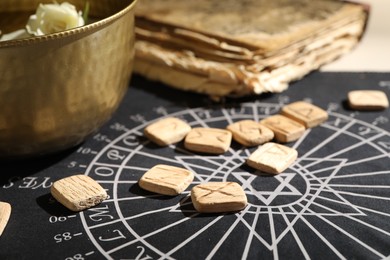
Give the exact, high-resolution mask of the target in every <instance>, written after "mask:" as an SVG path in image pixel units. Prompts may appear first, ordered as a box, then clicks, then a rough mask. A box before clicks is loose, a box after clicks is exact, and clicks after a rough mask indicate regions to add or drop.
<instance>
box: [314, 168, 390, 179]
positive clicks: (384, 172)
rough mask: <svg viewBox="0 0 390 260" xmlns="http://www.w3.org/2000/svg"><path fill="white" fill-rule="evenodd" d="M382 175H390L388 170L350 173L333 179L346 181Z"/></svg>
mask: <svg viewBox="0 0 390 260" xmlns="http://www.w3.org/2000/svg"><path fill="white" fill-rule="evenodd" d="M382 174H390V170H388V171H376V172H362V173H351V174H348V175H337V176H334V177H333V179H347V178H356V177H362V176H375V175H382ZM323 178H325V177H317V179H319V180H320V179H323Z"/></svg>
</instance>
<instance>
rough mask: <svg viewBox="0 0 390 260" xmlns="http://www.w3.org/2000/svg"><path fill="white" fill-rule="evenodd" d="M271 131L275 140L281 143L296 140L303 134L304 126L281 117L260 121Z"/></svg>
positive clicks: (271, 117)
mask: <svg viewBox="0 0 390 260" xmlns="http://www.w3.org/2000/svg"><path fill="white" fill-rule="evenodd" d="M260 123H261V124H263V125H265V126H266V127H268V128H269V129H271V130H272V131H273V132H274V134H275V139H276V140H277V141H279V142H281V143H287V142H292V141H295V140H297V139H298V138H299V137H301V136H302V135H303V133H304V132H305V130H306V129H305V126H304V125H302V124H300V123H298V122H297V121H294V120H292V119H290V118H288V117H285V116H283V115H273V116H270V117H267V118H266V119H263V120H261V121H260Z"/></svg>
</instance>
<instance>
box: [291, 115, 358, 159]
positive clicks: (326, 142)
mask: <svg viewBox="0 0 390 260" xmlns="http://www.w3.org/2000/svg"><path fill="white" fill-rule="evenodd" d="M354 123H355V120H352V121H351V122H349V123H348V124H346V125H345V126H344V127H342V128H340V129H338V130H337V131H336V132H335V133H334V134H332V135H330V136H329V137H327V138H326V139H325V140H323V141H322V142H320V143H318V144H317V145H316V146H315V147H313V148H312V149H311V150H310V151H308V152H306V153H305V154H303V155H301V156H299V159H298V160H302V159H305V158H307V157H309V156H310V155H312V154H313V153H315V152H316V151H318V150H319V149H321V148H323V147H324V146H325V145H326V144H328V143H329V142H331V141H333V140H334V139H335V138H336V137H337V136H339V135H341V134H343V133H344V132H345V130H347V129H348V128H350V127H351V126H352V125H353V124H354Z"/></svg>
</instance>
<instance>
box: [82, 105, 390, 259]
mask: <svg viewBox="0 0 390 260" xmlns="http://www.w3.org/2000/svg"><path fill="white" fill-rule="evenodd" d="M280 106H281V105H280V104H274V103H260V102H255V103H244V104H241V105H240V106H239V107H235V108H217V109H206V108H193V109H190V108H189V109H185V110H182V111H178V112H172V113H166V114H164V115H161V117H158V116H157V117H156V118H154V119H153V120H149V121H144V122H143V123H140V124H139V125H138V126H136V127H134V128H132V129H126V131H123V132H122V134H118V137H117V138H116V139H115V140H112V141H111V142H110V143H108V144H107V145H106V146H105V147H104V148H103V149H102V150H101V151H99V153H98V154H96V156H95V157H94V159H93V161H92V162H91V164H90V165H89V167H88V169H87V172H86V174H87V175H90V176H91V177H93V178H94V179H95V180H97V181H98V182H99V183H100V184H101V185H102V186H103V187H105V188H106V189H107V190H108V193H109V194H110V198H109V199H108V200H106V201H104V202H103V203H102V204H100V205H99V206H97V207H95V208H92V209H89V210H87V211H84V212H82V213H81V214H80V216H81V220H82V223H83V226H84V228H85V230H86V232H87V234H88V236H89V238H90V240H91V241H92V242H93V243H94V245H95V247H96V248H97V249H98V250H99V251H100V253H101V254H102V255H103V256H104V257H105V258H108V259H117V258H118V257H119V256H121V257H122V258H123V255H127V256H128V257H126V258H123V259H182V258H185V257H188V254H189V252H194V251H195V252H197V255H196V258H197V259H210V258H223V257H227V256H230V257H232V258H234V259H236V258H241V259H245V258H253V257H255V256H256V252H259V251H261V252H262V253H264V252H266V253H265V255H268V256H269V258H274V259H278V258H279V256H280V255H286V254H287V253H286V252H289V254H290V255H294V256H296V257H297V258H312V257H313V256H315V255H314V253H315V252H314V251H313V248H312V245H314V244H315V245H316V248H317V250H322V251H321V252H323V253H324V256H328V257H333V258H344V257H345V255H346V254H347V251H348V246H346V245H350V246H351V245H358V248H359V250H361V251H360V252H362V253H364V254H365V255H367V254H368V255H371V256H372V257H375V258H384V257H386V252H381V251H380V250H381V249H378V248H377V247H376V246H375V241H372V240H370V239H369V236H365V234H366V233H375V234H377V235H378V236H379V237H383V238H387V241H388V239H389V237H390V233H389V232H390V230H383V229H381V228H380V227H379V226H376V225H375V224H373V222H372V221H371V220H372V218H373V217H374V218H383V221H385V222H388V221H390V211H383V210H381V209H380V208H376V206H375V203H373V202H374V201H380V203H384V204H387V205H388V207H387V208H390V200H389V198H388V197H385V196H384V195H383V194H388V190H389V189H390V181H387V182H386V183H378V181H377V180H378V178H380V179H384V178H385V177H386V178H387V179H390V170H389V169H383V168H380V167H377V165H383V164H384V163H385V162H386V161H387V162H388V161H389V152H390V134H389V132H387V131H385V130H383V129H381V128H379V127H377V126H375V125H373V124H369V123H366V122H364V121H360V120H357V119H356V118H354V117H351V116H347V115H343V114H340V113H337V112H335V111H331V110H330V111H329V119H328V120H327V122H325V123H323V124H322V125H320V126H318V127H315V128H313V129H308V130H306V132H305V134H304V136H302V137H301V138H300V139H299V140H297V141H296V142H292V143H289V144H287V145H289V146H291V147H293V148H295V149H297V150H298V159H297V161H296V162H295V163H294V164H293V165H292V166H291V167H290V168H288V169H287V170H286V171H285V172H283V173H282V174H279V175H268V174H264V173H261V172H259V171H256V170H254V169H251V168H250V167H248V166H246V164H245V161H246V159H247V158H248V156H249V154H250V153H251V152H252V151H254V149H256V148H245V147H243V146H240V145H238V144H237V143H233V145H232V146H231V148H230V149H229V151H228V152H226V153H225V154H223V155H203V154H196V153H192V152H189V151H187V150H185V149H184V147H183V145H182V143H178V144H175V145H170V146H168V147H158V146H157V145H154V144H153V143H151V142H150V141H149V140H147V139H146V138H145V137H144V136H143V134H142V132H143V129H144V128H145V127H146V126H147V125H148V124H150V123H151V122H153V121H155V120H158V119H160V118H162V117H165V116H174V117H178V118H181V119H183V120H185V121H187V122H188V123H189V124H190V125H191V126H192V127H219V128H224V127H226V126H227V125H228V124H230V123H232V122H236V121H238V120H242V119H253V120H255V121H259V120H261V119H263V118H266V117H267V116H269V115H272V114H275V113H277V112H278V111H279V109H280ZM118 133H119V132H118ZM161 163H162V164H169V165H173V166H179V167H183V168H186V169H188V170H191V171H193V172H194V173H195V179H194V181H193V183H192V184H191V186H190V187H189V188H188V189H187V190H186V191H185V192H184V193H183V194H181V195H179V196H175V197H168V196H162V195H157V194H153V193H150V192H146V191H143V190H142V189H141V188H139V186H138V184H137V182H138V180H139V178H140V177H141V176H142V174H143V173H144V172H146V171H147V170H148V169H150V168H151V167H153V166H154V165H156V164H161ZM387 165H388V164H387ZM208 181H235V182H238V183H239V184H240V185H241V186H242V187H243V189H244V191H245V192H246V194H247V197H248V202H249V203H248V206H247V207H246V208H245V209H244V210H242V211H241V212H238V213H230V214H210V215H206V214H199V213H198V212H196V211H195V210H194V208H193V206H192V203H191V199H190V197H189V193H190V189H191V187H193V185H196V184H199V183H204V182H208ZM386 190H387V193H384V191H386ZM383 208H385V207H382V209H383ZM351 223H353V224H351ZM351 227H352V228H351ZM335 233H337V234H338V237H339V238H338V239H337V240H336V239H335V236H334V234H335ZM340 239H342V240H343V241H344V243H341V244H338V243H336V241H338V242H339V241H340ZM162 241H164V242H163V243H162ZM232 246H234V250H231V247H232ZM353 248H355V247H353ZM224 252H225V253H226V252H229V253H228V254H227V255H225V253H224Z"/></svg>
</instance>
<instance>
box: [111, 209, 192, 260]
mask: <svg viewBox="0 0 390 260" xmlns="http://www.w3.org/2000/svg"><path fill="white" fill-rule="evenodd" d="M197 215H199V213H194V214H192V215H191V216H189V217H186V218H183V219H181V220H179V221H176V222H174V223H172V224H170V225H167V226H164V227H162V228H160V229H157V230H155V231H153V232H150V233H148V234H146V235H143V236H138V237H137V239H134V240H132V241H129V242H126V243H124V244H122V245H120V246H118V247H116V248H113V249H111V250H110V251H108V253H110V254H112V253H114V252H116V251H118V250H120V249H123V248H125V247H127V246H130V245H132V244H134V243H136V242H142V243H144V242H145V239H146V238H148V237H151V236H154V235H156V234H159V233H161V232H163V231H165V230H167V229H170V228H171V227H174V226H177V225H179V224H181V223H183V222H186V221H188V220H190V219H191V218H193V217H195V216H197ZM147 245H148V244H147ZM148 246H149V245H148ZM158 252H160V254H159V255H160V256H161V257H162V258H164V259H165V258H169V259H171V258H170V257H169V254H165V253H163V252H161V251H158Z"/></svg>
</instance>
